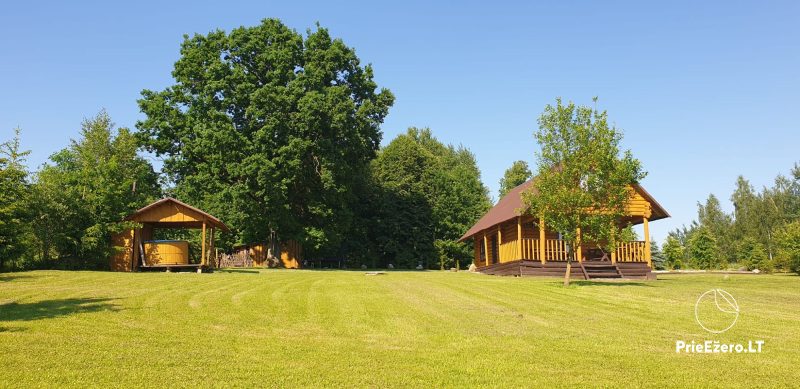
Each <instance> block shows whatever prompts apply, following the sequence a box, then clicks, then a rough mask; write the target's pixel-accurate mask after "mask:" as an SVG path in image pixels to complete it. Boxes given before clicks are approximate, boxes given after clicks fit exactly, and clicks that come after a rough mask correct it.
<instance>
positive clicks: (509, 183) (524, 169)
mask: <svg viewBox="0 0 800 389" xmlns="http://www.w3.org/2000/svg"><path fill="white" fill-rule="evenodd" d="M531 177H533V173H532V172H531V169H530V168H529V167H528V163H527V162H525V161H514V163H512V164H511V167H509V168H508V169H506V171H505V173H503V178H501V179H500V198H503V197H504V196H505V195H506V193H508V191H510V190H511V189H514V188H516V187H517V186H519V185H522V184H524V183H526V182H527V181H528V180H530V179H531Z"/></svg>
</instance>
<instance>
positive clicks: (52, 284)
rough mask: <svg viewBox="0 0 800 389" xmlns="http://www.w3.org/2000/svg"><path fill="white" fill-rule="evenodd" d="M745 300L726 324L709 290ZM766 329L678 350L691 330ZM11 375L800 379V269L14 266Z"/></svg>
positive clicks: (542, 382) (336, 380) (544, 381)
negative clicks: (645, 272) (180, 270)
mask: <svg viewBox="0 0 800 389" xmlns="http://www.w3.org/2000/svg"><path fill="white" fill-rule="evenodd" d="M711 288H723V289H725V290H726V291H728V292H730V293H731V294H732V295H733V296H735V298H736V299H737V300H738V304H739V306H740V309H741V316H740V318H739V320H738V322H737V323H736V325H735V326H734V327H733V328H732V329H731V330H729V331H728V332H726V333H724V334H721V335H713V334H710V333H707V332H705V331H704V330H703V329H701V328H700V327H699V326H698V324H697V323H696V322H695V319H694V304H695V301H696V299H697V297H698V296H699V295H700V294H701V293H702V292H704V291H706V290H708V289H711ZM706 339H708V340H721V341H723V342H725V343H730V342H737V343H746V342H747V341H749V340H764V341H765V346H764V351H763V352H762V353H761V354H752V353H751V354H716V355H714V354H709V355H700V354H695V355H691V354H676V352H675V342H676V340H685V341H692V340H695V341H703V340H706ZM0 385H1V386H6V387H22V386H32V385H35V386H53V387H62V386H72V387H86V386H150V387H156V386H158V387H160V386H184V387H196V386H225V387H228V386H248V387H287V386H290V387H292V386H312V387H318V386H337V387H338V386H346V387H353V386H359V387H362V386H367V387H386V386H392V387H398V386H415V387H431V386H437V387H441V386H483V387H487V386H488V387H495V386H508V387H532V386H554V385H555V386H564V385H580V386H619V385H622V386H665V385H667V386H675V387H687V386H690V387H691V386H731V385H733V386H753V385H756V386H796V385H800V277H798V276H789V275H774V276H767V275H735V276H729V277H725V276H723V275H661V276H660V280H659V281H655V282H625V283H613V284H594V283H582V282H579V283H576V284H573V285H572V286H571V287H569V288H563V287H562V286H561V285H560V280H559V279H555V278H522V279H520V278H507V277H496V276H485V275H477V274H469V273H467V272H460V273H451V272H389V273H388V274H385V275H378V276H366V275H365V274H364V272H361V271H289V270H262V271H255V270H253V271H237V272H216V273H214V274H195V273H188V274H176V273H172V274H167V273H136V274H127V273H106V272H56V271H41V272H29V273H16V274H0Z"/></svg>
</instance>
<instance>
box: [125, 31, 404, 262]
mask: <svg viewBox="0 0 800 389" xmlns="http://www.w3.org/2000/svg"><path fill="white" fill-rule="evenodd" d="M172 74H173V76H174V78H175V84H174V85H172V86H170V87H168V88H166V89H164V90H163V91H160V92H155V91H150V90H145V91H143V92H142V99H140V100H139V106H140V108H141V110H142V112H143V113H144V114H145V115H146V119H145V120H143V121H141V122H139V123H138V124H137V127H138V129H139V133H138V136H139V138H140V139H141V141H142V142H143V145H144V147H145V148H146V149H147V150H148V151H152V152H155V153H156V154H157V155H162V156H165V162H164V171H165V172H166V173H167V174H168V175H169V177H170V178H171V180H172V181H174V183H175V189H174V190H175V192H176V194H177V195H178V196H179V197H180V198H182V199H185V200H187V201H189V202H191V203H192V204H194V205H196V206H199V207H201V208H203V209H205V210H207V211H209V212H210V213H212V214H214V215H216V216H218V217H220V218H222V219H223V220H225V222H226V223H227V224H229V225H230V226H232V227H233V228H234V229H235V230H236V233H237V234H238V236H237V237H236V239H238V240H239V241H240V242H253V241H264V240H265V239H266V237H267V236H268V235H269V233H270V231H271V230H275V231H278V232H279V234H280V235H281V237H282V238H283V239H287V238H294V239H297V240H299V241H301V242H303V244H304V249H305V250H306V253H307V254H314V253H317V254H320V253H323V254H335V253H336V250H338V248H339V247H340V246H341V245H342V244H343V243H347V242H343V241H344V240H345V237H346V236H347V233H348V231H351V230H352V229H354V228H359V227H358V226H353V225H352V222H353V218H354V211H353V209H354V208H357V207H359V206H361V204H360V203H359V201H360V199H359V198H358V193H357V192H356V191H355V190H354V188H356V187H357V186H358V185H362V184H363V182H362V181H363V180H364V176H366V175H367V174H368V163H369V161H370V160H371V159H373V158H374V156H375V152H376V151H377V150H378V147H379V144H380V140H381V132H380V128H379V126H380V124H381V123H382V122H383V119H384V117H385V116H386V115H387V113H388V110H389V108H390V107H391V105H392V103H393V101H394V97H393V95H392V94H391V92H389V91H388V90H386V89H381V90H380V91H378V90H377V89H378V86H377V84H376V83H375V82H374V81H373V71H372V67H371V66H370V65H366V66H362V65H361V64H360V60H359V59H358V57H357V56H356V54H355V51H354V50H353V49H352V48H350V47H348V46H346V45H345V44H344V42H342V41H341V40H340V39H333V38H332V37H331V36H330V35H329V33H328V30H327V29H324V28H321V27H319V26H318V27H317V29H316V30H315V31H309V32H308V34H307V36H305V38H304V37H303V35H301V34H300V33H297V32H296V31H294V30H291V29H289V28H288V27H286V26H285V25H283V24H282V23H281V22H280V21H278V20H277V19H265V20H263V21H262V22H261V24H259V25H257V26H254V27H240V28H237V29H235V30H233V31H231V32H230V33H225V32H224V31H214V32H211V33H209V34H207V35H195V36H193V37H188V36H187V37H185V39H184V42H183V44H182V45H181V57H180V59H179V60H178V61H177V62H176V63H175V68H174V71H173V73H172Z"/></svg>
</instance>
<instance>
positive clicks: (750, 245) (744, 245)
mask: <svg viewBox="0 0 800 389" xmlns="http://www.w3.org/2000/svg"><path fill="white" fill-rule="evenodd" d="M736 252H737V254H738V256H739V258H738V259H739V263H741V264H742V265H744V266H746V267H747V270H754V269H758V270H761V271H765V272H771V271H772V270H773V263H772V262H771V261H769V258H768V257H767V250H766V249H765V248H764V245H762V244H761V242H759V241H758V240H756V239H755V238H752V237H749V236H748V237H746V238H744V239H743V240H741V241H740V242H739V243H738V248H737V250H736Z"/></svg>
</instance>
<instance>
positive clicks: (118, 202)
mask: <svg viewBox="0 0 800 389" xmlns="http://www.w3.org/2000/svg"><path fill="white" fill-rule="evenodd" d="M113 127H114V124H113V123H112V122H111V118H110V117H109V116H108V114H107V113H106V112H105V111H101V112H100V113H99V114H98V115H97V116H95V117H94V118H91V119H86V120H84V121H83V123H82V125H81V131H80V135H81V138H80V139H79V140H77V141H76V140H73V141H72V144H71V145H70V146H69V147H67V148H65V149H63V150H61V151H59V152H57V153H55V154H53V155H52V156H51V157H50V160H51V163H50V164H45V165H44V166H43V167H42V168H41V170H40V171H39V172H38V173H37V175H36V182H35V183H34V185H33V186H32V188H31V192H30V199H29V204H30V209H31V210H32V212H33V215H32V223H31V226H32V229H33V232H34V235H35V236H36V241H37V245H38V246H39V258H40V259H41V260H43V261H45V262H47V261H49V260H50V259H52V258H53V257H54V256H55V258H57V259H61V260H62V261H59V263H56V264H53V265H55V266H60V267H71V268H72V267H80V268H99V267H102V266H104V265H105V264H106V263H107V259H108V257H109V255H110V254H111V253H112V250H113V248H112V247H111V246H110V238H111V234H113V233H116V232H119V231H122V230H123V229H124V228H126V227H130V223H123V222H122V219H123V218H124V217H125V216H127V215H128V214H130V213H131V212H132V211H134V210H136V209H138V208H140V207H142V206H144V205H146V204H147V203H149V202H151V201H153V200H155V199H156V198H157V197H158V196H159V194H160V188H159V185H158V177H157V175H156V174H155V172H154V171H153V168H152V166H151V165H150V163H149V162H147V161H146V160H145V159H143V158H142V157H140V156H138V155H137V153H136V150H137V148H138V143H137V141H136V139H135V137H134V136H133V134H131V132H130V131H128V130H127V129H125V128H119V129H117V130H116V133H114V132H113Z"/></svg>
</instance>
